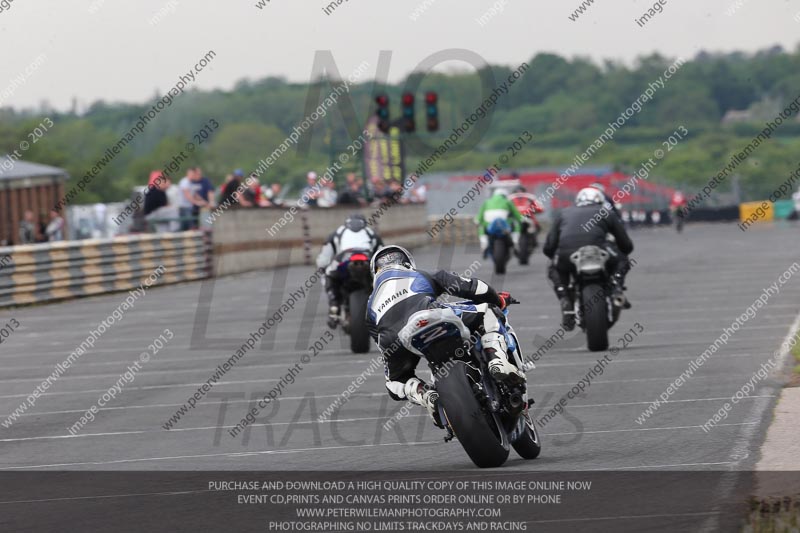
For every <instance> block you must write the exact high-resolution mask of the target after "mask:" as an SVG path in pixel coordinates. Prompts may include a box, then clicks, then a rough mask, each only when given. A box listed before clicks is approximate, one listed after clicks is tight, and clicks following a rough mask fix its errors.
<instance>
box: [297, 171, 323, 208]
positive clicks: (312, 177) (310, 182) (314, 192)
mask: <svg viewBox="0 0 800 533" xmlns="http://www.w3.org/2000/svg"><path fill="white" fill-rule="evenodd" d="M319 193H320V191H319V187H318V186H317V173H316V172H314V171H313V170H312V171H311V172H309V173H308V174H306V186H305V187H303V190H302V191H300V198H301V199H305V202H306V205H307V206H309V207H316V206H317V199H318V198H319Z"/></svg>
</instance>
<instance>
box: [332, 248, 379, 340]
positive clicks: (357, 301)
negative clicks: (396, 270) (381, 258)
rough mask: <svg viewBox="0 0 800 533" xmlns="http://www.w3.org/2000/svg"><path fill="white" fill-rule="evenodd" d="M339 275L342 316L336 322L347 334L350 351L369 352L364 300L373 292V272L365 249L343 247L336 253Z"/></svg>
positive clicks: (365, 302) (365, 301)
mask: <svg viewBox="0 0 800 533" xmlns="http://www.w3.org/2000/svg"><path fill="white" fill-rule="evenodd" d="M336 260H337V261H338V262H339V267H338V274H339V278H340V279H341V280H342V315H343V316H342V319H341V320H340V321H339V323H340V324H341V326H342V329H343V330H344V332H345V333H346V334H347V335H349V336H350V350H352V352H353V353H367V352H369V345H370V336H369V330H368V329H367V324H366V321H367V300H368V299H369V295H370V293H371V292H372V273H371V272H370V269H369V260H370V256H369V251H368V250H358V249H351V250H344V251H343V252H341V253H339V254H338V255H337V256H336Z"/></svg>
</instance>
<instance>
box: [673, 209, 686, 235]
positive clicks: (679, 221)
mask: <svg viewBox="0 0 800 533" xmlns="http://www.w3.org/2000/svg"><path fill="white" fill-rule="evenodd" d="M685 219H686V210H685V209H684V208H683V207H681V206H678V207H675V208H673V209H672V220H674V221H675V231H677V232H678V233H680V232H682V231H683V223H684V222H685Z"/></svg>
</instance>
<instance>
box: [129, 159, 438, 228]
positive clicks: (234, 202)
mask: <svg viewBox="0 0 800 533" xmlns="http://www.w3.org/2000/svg"><path fill="white" fill-rule="evenodd" d="M243 182H247V183H250V186H249V187H245V188H242V183H243ZM176 189H177V190H176ZM171 191H172V194H170V192H171ZM286 192H287V191H286V190H285V189H284V187H283V185H282V184H280V183H277V182H276V183H270V184H261V182H260V181H259V179H258V176H257V175H256V174H255V173H253V174H250V177H249V179H246V178H245V174H244V171H243V170H242V169H239V168H237V169H236V170H234V171H233V172H232V173H230V174H228V175H227V176H225V179H224V181H223V183H222V184H221V185H220V186H219V187H218V188H215V187H214V186H213V184H212V183H211V180H209V179H208V178H207V177H205V176H203V172H202V169H201V168H200V167H189V168H188V169H187V171H186V176H185V177H183V178H182V179H181V180H180V181H179V183H178V185H177V187H176V186H174V185H173V183H172V181H171V180H170V179H169V178H168V177H167V176H165V175H164V174H163V173H162V172H161V171H158V170H154V171H153V172H151V174H150V180H149V181H148V184H147V187H146V189H145V191H144V201H143V206H142V209H141V216H143V217H144V221H145V226H146V228H141V229H142V230H143V231H147V230H150V229H152V230H154V231H156V232H167V231H185V230H190V229H196V228H198V227H199V221H200V212H201V210H203V209H213V208H214V207H216V206H218V205H225V206H226V207H227V208H230V209H255V208H269V207H279V208H282V207H286V206H288V205H289V203H290V202H289V201H288V200H286V199H285V194H286ZM398 196H399V200H397V197H398ZM299 197H300V198H305V199H307V201H306V205H307V207H309V208H329V207H335V206H351V207H366V206H370V205H372V206H379V205H380V204H382V203H402V204H408V203H423V202H425V199H426V188H425V186H424V185H417V186H415V187H413V188H411V189H409V190H405V191H404V190H403V186H402V184H401V183H400V182H399V181H398V180H394V179H391V180H384V179H381V178H373V179H371V180H369V182H367V183H365V181H364V179H363V178H361V177H358V176H357V175H356V174H355V173H352V172H351V173H349V174H347V175H346V176H345V181H344V183H343V184H342V185H341V186H339V187H337V186H336V184H335V182H334V180H326V179H318V176H317V173H316V172H314V171H311V172H309V173H308V174H307V175H306V186H305V187H304V188H303V189H302V190H301V191H300V193H299ZM173 199H174V201H173ZM135 203H137V204H138V203H141V202H135ZM134 227H136V224H134Z"/></svg>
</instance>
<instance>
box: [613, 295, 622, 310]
mask: <svg viewBox="0 0 800 533" xmlns="http://www.w3.org/2000/svg"><path fill="white" fill-rule="evenodd" d="M611 301H612V302H613V304H614V306H615V307H619V308H620V309H621V308H623V307H625V297H624V296H623V295H621V294H615V295H614V296H613V297H612V298H611Z"/></svg>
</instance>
